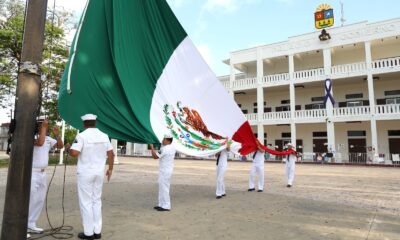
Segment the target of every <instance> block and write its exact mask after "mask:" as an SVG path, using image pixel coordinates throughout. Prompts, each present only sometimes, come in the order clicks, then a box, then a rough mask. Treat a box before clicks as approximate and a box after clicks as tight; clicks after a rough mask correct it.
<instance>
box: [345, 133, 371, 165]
mask: <svg viewBox="0 0 400 240" xmlns="http://www.w3.org/2000/svg"><path fill="white" fill-rule="evenodd" d="M348 142H349V146H348V147H349V162H351V163H366V162H367V141H366V139H365V138H349V141H348Z"/></svg>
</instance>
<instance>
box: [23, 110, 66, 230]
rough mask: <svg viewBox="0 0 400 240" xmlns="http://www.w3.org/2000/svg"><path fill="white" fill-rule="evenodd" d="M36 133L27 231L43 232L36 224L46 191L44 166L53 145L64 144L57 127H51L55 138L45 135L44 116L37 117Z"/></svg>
mask: <svg viewBox="0 0 400 240" xmlns="http://www.w3.org/2000/svg"><path fill="white" fill-rule="evenodd" d="M37 122H38V123H37V124H38V135H37V136H35V142H34V147H33V158H32V180H31V193H30V199H29V216H28V233H43V229H42V228H39V227H37V226H36V221H37V220H38V218H39V216H40V213H41V212H42V209H43V206H44V202H45V199H46V191H47V174H46V168H47V166H48V165H49V152H50V150H51V149H52V148H53V147H57V148H63V147H64V144H63V141H62V140H61V138H60V136H59V130H58V128H57V127H54V128H53V135H54V137H55V138H56V139H57V140H56V139H53V138H51V137H49V136H47V132H48V131H47V130H48V127H49V123H48V121H47V120H46V119H45V118H44V117H39V118H38V121H37Z"/></svg>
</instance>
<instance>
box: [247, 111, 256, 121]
mask: <svg viewBox="0 0 400 240" xmlns="http://www.w3.org/2000/svg"><path fill="white" fill-rule="evenodd" d="M245 116H246V118H247V121H249V122H251V121H257V120H258V117H257V113H249V114H245Z"/></svg>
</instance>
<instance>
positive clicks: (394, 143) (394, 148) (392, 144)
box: [389, 138, 400, 160]
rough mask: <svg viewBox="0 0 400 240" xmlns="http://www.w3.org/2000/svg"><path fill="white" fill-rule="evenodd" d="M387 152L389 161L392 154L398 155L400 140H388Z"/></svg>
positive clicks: (399, 152)
mask: <svg viewBox="0 0 400 240" xmlns="http://www.w3.org/2000/svg"><path fill="white" fill-rule="evenodd" d="M389 152H390V156H389V157H390V159H391V160H393V159H392V154H400V138H389Z"/></svg>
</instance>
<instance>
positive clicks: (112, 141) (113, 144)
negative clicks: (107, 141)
mask: <svg viewBox="0 0 400 240" xmlns="http://www.w3.org/2000/svg"><path fill="white" fill-rule="evenodd" d="M111 144H112V146H113V151H114V154H115V157H114V164H119V161H118V140H117V139H111Z"/></svg>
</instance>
